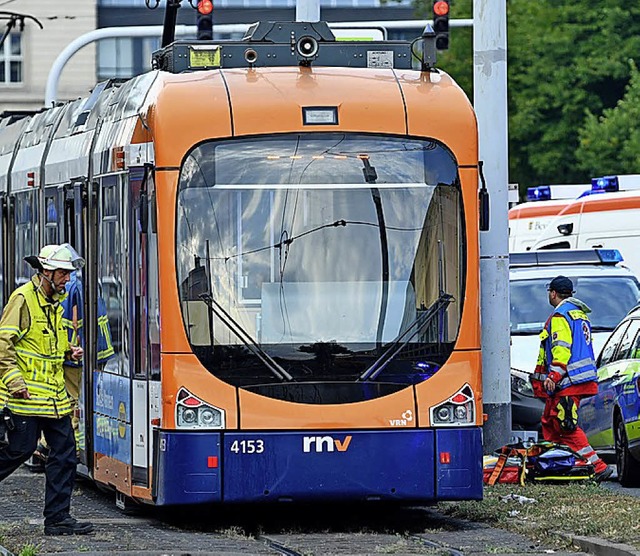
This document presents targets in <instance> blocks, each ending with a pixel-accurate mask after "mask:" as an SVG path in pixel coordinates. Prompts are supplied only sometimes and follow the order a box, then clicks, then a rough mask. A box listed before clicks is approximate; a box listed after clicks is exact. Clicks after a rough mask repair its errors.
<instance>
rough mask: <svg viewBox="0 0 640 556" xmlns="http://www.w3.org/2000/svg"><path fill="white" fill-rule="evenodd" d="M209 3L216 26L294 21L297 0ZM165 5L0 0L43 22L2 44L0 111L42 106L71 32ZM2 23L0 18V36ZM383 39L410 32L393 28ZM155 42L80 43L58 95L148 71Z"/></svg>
mask: <svg viewBox="0 0 640 556" xmlns="http://www.w3.org/2000/svg"><path fill="white" fill-rule="evenodd" d="M300 1H304V0H300ZM196 2H197V0H191V1H190V0H183V1H182V7H181V8H180V10H178V24H182V25H195V23H196V11H195V10H194V9H193V7H192V5H191V4H193V5H195V4H196ZM214 6H215V8H214V23H216V24H225V23H253V22H256V21H260V20H268V21H292V20H294V19H295V11H296V0H214ZM154 7H155V9H150V8H154ZM320 7H321V11H320V17H321V19H324V20H326V21H377V20H408V19H413V8H412V7H411V0H401V1H399V2H396V1H394V2H385V1H384V0H320ZM164 8H165V0H55V1H54V0H0V10H2V11H5V10H6V11H11V12H15V13H19V14H26V15H29V16H33V17H34V18H36V19H37V20H38V21H39V22H40V23H41V24H42V26H43V29H40V28H39V26H38V25H37V23H35V22H34V21H33V20H31V19H28V18H25V20H24V22H25V24H24V29H22V30H21V29H20V26H19V25H18V26H17V27H16V28H14V30H13V31H12V32H11V34H10V35H9V36H8V37H7V39H6V40H5V42H4V44H3V45H2V47H0V113H2V112H3V111H6V110H12V111H22V110H34V109H39V108H41V107H42V106H43V105H44V96H45V87H46V83H47V77H48V75H49V71H50V69H51V66H52V64H53V62H54V60H55V59H56V58H57V56H58V55H59V54H60V53H61V52H62V50H63V49H64V48H65V47H66V46H67V45H68V44H69V43H70V42H71V41H72V40H74V39H75V38H77V37H79V36H81V35H83V34H85V33H88V32H89V31H93V30H94V29H97V28H104V27H120V26H139V25H158V26H160V25H162V23H163V19H164ZM6 23H7V20H6V19H0V36H2V34H3V32H4V30H5V29H6ZM413 33H414V34H415V31H414V32H413ZM218 38H229V37H228V36H219V37H218ZM233 38H240V37H239V36H236V37H233ZM389 38H408V37H405V36H404V35H403V34H402V31H392V32H390V33H389ZM159 46H160V37H159V36H158V37H157V38H155V37H145V38H142V37H138V38H133V37H119V38H109V39H102V40H100V41H98V42H96V43H92V44H89V45H87V46H85V47H83V48H82V49H81V50H80V51H78V52H77V53H76V54H74V55H73V57H72V58H71V59H70V61H69V62H68V63H67V64H66V65H65V67H64V70H63V72H62V74H61V75H60V79H59V81H58V83H57V96H56V99H57V100H59V101H64V100H70V99H74V98H78V97H81V96H86V95H87V94H88V93H89V91H90V90H91V88H92V87H93V86H94V85H95V83H96V82H98V81H103V80H105V79H111V78H128V77H132V76H134V75H138V74H140V73H143V72H145V71H147V70H148V69H149V68H150V61H151V54H152V52H153V51H154V50H156V49H157V48H159Z"/></svg>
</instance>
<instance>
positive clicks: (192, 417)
mask: <svg viewBox="0 0 640 556" xmlns="http://www.w3.org/2000/svg"><path fill="white" fill-rule="evenodd" d="M197 420H198V414H197V413H196V410H195V409H184V410H183V411H182V422H183V423H184V424H185V425H193V423H195V422H196V421H197Z"/></svg>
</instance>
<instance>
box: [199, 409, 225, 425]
mask: <svg viewBox="0 0 640 556" xmlns="http://www.w3.org/2000/svg"><path fill="white" fill-rule="evenodd" d="M199 421H200V423H201V424H202V426H204V427H219V426H220V422H221V421H222V414H221V413H220V411H218V410H217V409H213V408H211V407H205V408H202V410H201V411H200V415H199Z"/></svg>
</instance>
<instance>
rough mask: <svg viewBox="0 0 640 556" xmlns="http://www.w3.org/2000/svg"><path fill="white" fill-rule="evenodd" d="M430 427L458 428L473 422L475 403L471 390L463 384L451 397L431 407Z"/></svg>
mask: <svg viewBox="0 0 640 556" xmlns="http://www.w3.org/2000/svg"><path fill="white" fill-rule="evenodd" d="M430 413H431V425H432V426H434V427H437V426H441V427H460V426H469V425H472V424H473V423H474V421H475V414H476V401H475V396H474V395H473V390H471V387H470V386H469V385H468V384H465V385H464V386H463V387H462V388H461V389H460V390H458V391H457V392H456V393H455V394H454V395H453V396H451V397H450V398H449V399H448V400H445V401H444V402H442V403H439V404H438V405H436V406H433V407H431V409H430Z"/></svg>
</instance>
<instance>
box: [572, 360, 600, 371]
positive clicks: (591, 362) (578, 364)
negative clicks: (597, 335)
mask: <svg viewBox="0 0 640 556" xmlns="http://www.w3.org/2000/svg"><path fill="white" fill-rule="evenodd" d="M587 365H595V361H594V360H593V359H592V358H591V357H587V358H586V359H581V360H580V361H576V362H574V363H569V365H567V370H568V371H573V370H575V369H579V368H580V367H586V366H587Z"/></svg>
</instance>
